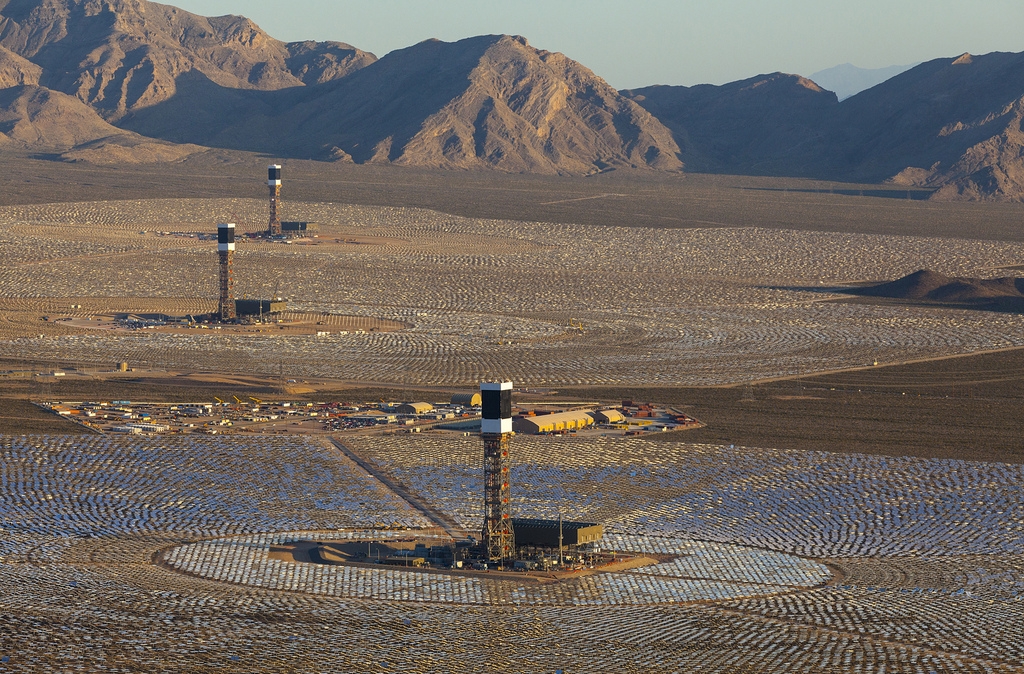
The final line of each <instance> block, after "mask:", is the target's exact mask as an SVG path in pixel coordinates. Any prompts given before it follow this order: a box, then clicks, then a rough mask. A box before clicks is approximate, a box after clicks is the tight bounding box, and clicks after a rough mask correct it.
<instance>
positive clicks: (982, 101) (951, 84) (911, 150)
mask: <svg viewBox="0 0 1024 674" xmlns="http://www.w3.org/2000/svg"><path fill="white" fill-rule="evenodd" d="M1022 98H1024V54H1006V53H993V54H988V55H985V56H973V57H972V56H970V55H968V54H965V55H963V56H961V57H959V58H957V59H937V60H934V61H929V62H928V63H923V64H921V65H920V66H917V67H916V68H913V69H911V70H909V71H907V72H905V73H903V74H901V75H897V76H896V77H894V78H892V79H890V80H888V81H887V82H883V83H882V84H880V85H878V86H876V87H873V88H871V89H868V90H867V91H864V92H861V93H860V94H857V95H856V96H853V97H852V98H850V99H848V100H846V101H843V102H842V103H841V104H840V105H839V111H838V114H837V115H836V117H835V118H834V119H833V120H832V124H831V128H830V129H829V145H830V146H831V147H832V148H834V151H833V152H832V153H831V154H830V155H829V156H823V157H822V158H821V162H820V165H821V167H822V170H823V171H827V172H830V173H832V174H833V175H835V176H836V177H840V178H846V177H850V178H855V179H859V180H873V181H879V180H885V179H887V178H893V177H894V176H896V180H897V182H899V183H901V184H914V185H926V186H931V187H942V186H944V185H953V184H955V183H959V184H960V185H961V189H963V190H965V191H966V192H971V191H973V192H974V196H980V195H983V194H989V195H992V194H996V193H999V192H1002V194H1003V195H1004V196H1009V195H1011V193H1014V192H1015V193H1016V194H1017V195H1020V187H1021V184H1022V183H1024V173H1022V168H1024V164H1022V163H1021V159H1020V150H1021V147H1022V144H1021V140H1022V139H1021V133H1020V123H1021V106H1022V104H1021V100H1022Z"/></svg>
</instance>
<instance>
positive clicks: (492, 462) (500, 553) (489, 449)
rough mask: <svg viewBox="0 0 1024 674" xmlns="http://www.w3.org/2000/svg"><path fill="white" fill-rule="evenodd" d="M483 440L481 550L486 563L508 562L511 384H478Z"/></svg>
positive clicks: (511, 542)
mask: <svg viewBox="0 0 1024 674" xmlns="http://www.w3.org/2000/svg"><path fill="white" fill-rule="evenodd" d="M480 398H481V400H480V402H481V406H482V408H483V415H482V416H483V419H482V420H481V422H480V434H481V436H482V437H483V440H484V530H483V538H484V549H485V550H486V551H487V558H488V559H489V560H490V561H494V562H502V561H504V560H506V559H511V558H512V557H513V555H514V554H515V551H516V541H515V533H514V532H513V530H512V502H511V496H512V489H511V487H510V483H509V480H510V478H511V467H512V460H511V456H510V453H509V444H510V443H509V440H510V439H511V438H512V382H510V381H502V382H481V384H480Z"/></svg>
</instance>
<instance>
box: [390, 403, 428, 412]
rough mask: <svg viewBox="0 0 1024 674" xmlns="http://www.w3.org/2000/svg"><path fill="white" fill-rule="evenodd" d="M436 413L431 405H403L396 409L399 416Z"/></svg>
mask: <svg viewBox="0 0 1024 674" xmlns="http://www.w3.org/2000/svg"><path fill="white" fill-rule="evenodd" d="M433 411H434V406H433V405H431V404H430V403H402V404H401V405H399V406H398V407H396V408H395V412H397V413H398V414H427V413H429V412H433Z"/></svg>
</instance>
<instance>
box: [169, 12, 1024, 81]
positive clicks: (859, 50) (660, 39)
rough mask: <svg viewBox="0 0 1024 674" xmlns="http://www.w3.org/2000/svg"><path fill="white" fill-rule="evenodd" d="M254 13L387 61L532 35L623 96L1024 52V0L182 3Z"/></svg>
mask: <svg viewBox="0 0 1024 674" xmlns="http://www.w3.org/2000/svg"><path fill="white" fill-rule="evenodd" d="M167 4H174V5H177V6H179V7H181V8H183V9H186V10H188V11H190V12H195V13H197V14H203V15H205V16H217V15H222V14H242V15H245V16H248V17H249V18H251V19H253V20H254V21H256V23H258V24H260V26H261V27H263V28H264V29H265V30H266V31H267V32H268V33H270V34H271V35H272V36H274V37H276V38H278V39H281V40H285V41H293V40H306V39H314V40H339V41H341V42H348V43H349V44H352V45H355V46H356V47H359V48H360V49H365V50H367V51H371V52H373V53H375V54H376V55H377V56H383V55H384V54H386V53H387V52H389V51H391V50H393V49H399V48H401V47H407V46H409V45H412V44H415V43H417V42H420V41H421V40H425V39H427V38H432V37H436V38H439V39H442V40H446V41H453V40H457V39H460V38H463V37H470V36H473V35H482V34H486V33H510V34H518V35H524V36H525V37H526V38H527V39H529V41H530V43H531V44H532V45H534V46H535V47H539V48H541V49H548V50H550V51H560V52H563V53H564V54H566V55H568V56H569V57H571V58H574V59H576V60H578V61H580V62H582V63H583V64H584V65H586V66H588V67H589V68H591V69H592V70H594V71H595V72H596V73H597V74H598V75H600V76H602V77H604V78H605V79H606V80H608V81H609V82H610V83H611V84H612V85H613V86H615V87H617V88H620V89H622V88H631V87H641V86H645V85H648V84H687V85H690V84H699V83H705V82H706V83H713V84H721V83H724V82H729V81H733V80H737V79H743V78H746V77H751V76H753V75H757V74H760V73H767V72H774V71H777V70H781V71H784V72H790V73H797V74H800V75H810V74H811V73H814V72H817V71H819V70H823V69H825V68H830V67H832V66H835V65H839V64H841V63H848V62H849V63H853V64H854V65H856V66H860V67H861V68H880V67H884V66H889V65H902V64H907V63H916V62H919V61H927V60H929V59H932V58H938V57H943V56H956V55H959V54H962V53H963V52H971V53H973V54H984V53H987V52H991V51H1024V30H1022V29H1024V0H968V1H965V0H634V1H632V2H627V1H625V0H504V1H498V0H176V1H173V0H172V1H170V2H168V3H167Z"/></svg>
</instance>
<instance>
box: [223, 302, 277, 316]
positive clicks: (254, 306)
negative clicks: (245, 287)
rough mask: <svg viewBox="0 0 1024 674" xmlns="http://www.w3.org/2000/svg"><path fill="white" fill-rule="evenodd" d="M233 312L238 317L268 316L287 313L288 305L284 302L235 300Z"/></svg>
mask: <svg viewBox="0 0 1024 674" xmlns="http://www.w3.org/2000/svg"><path fill="white" fill-rule="evenodd" d="M235 310H236V312H237V314H238V315H239V316H269V315H271V314H280V313H284V312H285V311H288V303H287V302H285V301H284V300H235Z"/></svg>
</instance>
